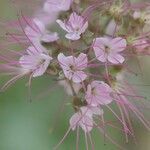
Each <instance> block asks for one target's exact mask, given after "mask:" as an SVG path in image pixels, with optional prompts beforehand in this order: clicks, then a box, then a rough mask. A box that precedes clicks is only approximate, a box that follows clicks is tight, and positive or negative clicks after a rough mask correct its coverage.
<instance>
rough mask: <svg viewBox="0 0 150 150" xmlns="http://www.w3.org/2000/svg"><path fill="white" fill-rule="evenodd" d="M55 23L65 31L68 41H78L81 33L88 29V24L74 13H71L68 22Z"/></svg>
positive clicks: (59, 21) (58, 21)
mask: <svg viewBox="0 0 150 150" xmlns="http://www.w3.org/2000/svg"><path fill="white" fill-rule="evenodd" d="M57 23H58V24H59V25H60V26H61V28H62V29H64V30H65V31H67V32H68V33H67V34H66V38H67V39H70V40H78V39H80V36H81V34H82V33H84V32H85V30H86V29H87V28H88V22H87V21H86V20H85V19H84V17H82V16H79V15H77V13H76V12H73V13H72V14H71V15H70V18H69V20H68V21H64V22H63V21H61V20H59V19H58V20H57Z"/></svg>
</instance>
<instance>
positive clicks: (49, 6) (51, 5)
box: [44, 0, 73, 13]
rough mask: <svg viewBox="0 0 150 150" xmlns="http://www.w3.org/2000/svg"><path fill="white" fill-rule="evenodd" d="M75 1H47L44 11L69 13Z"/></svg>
mask: <svg viewBox="0 0 150 150" xmlns="http://www.w3.org/2000/svg"><path fill="white" fill-rule="evenodd" d="M72 2H73V0H47V1H46V2H45V4H44V11H46V12H49V13H51V12H59V11H67V10H69V9H70V6H71V4H72Z"/></svg>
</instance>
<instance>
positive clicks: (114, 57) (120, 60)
mask: <svg viewBox="0 0 150 150" xmlns="http://www.w3.org/2000/svg"><path fill="white" fill-rule="evenodd" d="M108 60H109V61H110V62H111V63H113V64H119V63H121V64H122V63H123V62H124V61H125V59H124V57H123V56H121V55H120V54H110V55H108Z"/></svg>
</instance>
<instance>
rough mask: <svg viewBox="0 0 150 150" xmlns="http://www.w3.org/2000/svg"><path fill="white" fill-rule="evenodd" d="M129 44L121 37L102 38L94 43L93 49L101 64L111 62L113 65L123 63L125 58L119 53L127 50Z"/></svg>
mask: <svg viewBox="0 0 150 150" xmlns="http://www.w3.org/2000/svg"><path fill="white" fill-rule="evenodd" d="M126 45H127V42H126V40H125V39H123V38H121V37H117V38H113V39H112V38H108V37H101V38H96V39H94V41H93V49H94V52H95V55H96V58H97V59H98V60H99V61H101V62H107V61H109V62H111V63H113V64H118V63H123V62H124V60H125V59H124V57H123V56H121V55H120V54H119V53H120V52H121V51H123V50H125V48H126Z"/></svg>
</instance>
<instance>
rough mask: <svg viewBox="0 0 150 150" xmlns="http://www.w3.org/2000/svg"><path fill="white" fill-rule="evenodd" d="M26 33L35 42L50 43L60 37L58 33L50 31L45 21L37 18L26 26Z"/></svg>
mask: <svg viewBox="0 0 150 150" xmlns="http://www.w3.org/2000/svg"><path fill="white" fill-rule="evenodd" d="M25 33H26V35H27V37H28V38H29V39H30V40H31V42H33V43H37V42H38V43H40V42H47V43H48V42H53V41H56V40H58V39H59V37H58V34H57V33H50V32H49V31H48V30H47V29H46V27H45V25H44V23H43V22H41V21H40V20H39V19H37V18H35V19H33V22H32V23H31V24H30V25H28V26H27V27H26V28H25Z"/></svg>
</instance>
